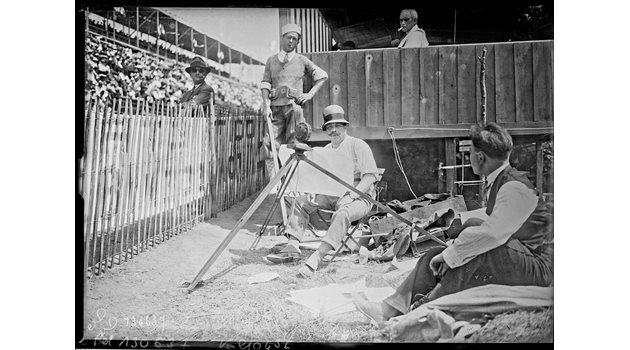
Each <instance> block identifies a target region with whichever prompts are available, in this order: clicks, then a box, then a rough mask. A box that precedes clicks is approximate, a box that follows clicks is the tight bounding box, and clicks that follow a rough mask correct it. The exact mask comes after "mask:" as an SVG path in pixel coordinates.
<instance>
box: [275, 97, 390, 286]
mask: <svg viewBox="0 0 630 350" xmlns="http://www.w3.org/2000/svg"><path fill="white" fill-rule="evenodd" d="M323 115H324V124H323V125H322V130H324V131H325V132H326V133H327V134H328V136H329V137H330V143H329V144H327V145H326V146H325V148H331V149H336V150H338V152H343V153H344V154H346V155H348V157H349V158H350V159H352V161H353V164H354V171H353V173H354V183H353V185H354V187H355V188H356V189H357V190H359V191H361V192H363V193H366V194H367V195H369V196H371V197H372V198H374V196H375V189H374V182H376V179H377V175H378V169H377V167H376V161H375V160H374V155H373V154H372V150H371V149H370V146H368V144H367V143H366V142H365V141H363V140H361V139H358V138H356V137H352V136H350V135H348V134H347V133H346V130H347V128H348V125H349V124H350V122H348V120H347V119H346V116H345V113H344V110H343V108H341V107H340V106H337V105H331V106H328V107H326V108H324V111H323ZM296 207H297V208H298V210H294V211H292V213H291V216H290V217H289V225H288V227H287V228H286V230H285V233H286V234H287V235H288V237H289V243H288V244H287V246H286V247H285V248H284V249H283V250H282V251H280V253H278V254H270V255H268V256H267V260H269V261H271V262H274V263H284V262H291V261H295V260H299V259H300V258H301V251H300V248H299V241H300V240H301V239H302V237H303V235H304V233H305V229H306V226H307V225H308V223H309V217H310V214H312V213H314V212H315V211H316V210H318V209H319V208H321V209H326V210H334V211H335V212H334V214H333V216H332V218H331V221H330V227H329V228H328V230H327V231H326V235H325V236H324V238H323V239H322V242H321V243H320V245H319V248H318V249H317V250H316V251H315V252H314V253H313V254H312V255H311V256H310V257H309V258H308V259H307V260H306V263H305V264H304V266H302V267H301V268H300V270H299V275H300V276H301V277H305V278H307V277H310V276H311V275H312V274H313V272H315V271H316V270H317V269H318V267H319V263H320V261H321V260H322V258H323V257H324V256H326V254H327V253H328V252H330V251H331V250H332V249H337V248H339V246H340V245H341V240H342V239H343V237H344V235H345V234H346V232H348V228H349V227H350V223H351V222H353V221H355V220H358V219H361V218H363V217H364V216H366V215H367V214H368V213H369V212H370V209H371V208H372V203H370V202H369V201H368V200H366V199H364V198H361V197H360V196H359V195H358V194H356V193H355V192H352V191H348V192H346V193H345V194H344V195H343V196H341V197H336V196H328V195H323V194H317V195H314V196H313V195H311V194H305V195H301V196H299V197H297V198H296Z"/></svg>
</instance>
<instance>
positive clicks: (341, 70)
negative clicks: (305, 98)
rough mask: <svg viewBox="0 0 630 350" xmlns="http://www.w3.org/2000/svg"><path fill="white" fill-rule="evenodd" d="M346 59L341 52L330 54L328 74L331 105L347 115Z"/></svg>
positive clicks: (344, 54) (345, 55)
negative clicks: (337, 106)
mask: <svg viewBox="0 0 630 350" xmlns="http://www.w3.org/2000/svg"><path fill="white" fill-rule="evenodd" d="M347 60H348V58H347V53H346V52H343V51H338V52H333V53H332V62H331V67H330V73H329V74H328V76H329V79H330V98H331V100H332V104H336V105H339V106H341V108H343V109H344V111H346V113H348V77H347V71H348V63H347V62H348V61H347Z"/></svg>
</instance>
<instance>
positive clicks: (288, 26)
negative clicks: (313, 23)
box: [280, 23, 302, 37]
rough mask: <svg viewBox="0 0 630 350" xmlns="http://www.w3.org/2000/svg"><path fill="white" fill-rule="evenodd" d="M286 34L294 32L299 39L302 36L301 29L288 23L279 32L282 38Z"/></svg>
mask: <svg viewBox="0 0 630 350" xmlns="http://www.w3.org/2000/svg"><path fill="white" fill-rule="evenodd" d="M288 32H296V33H298V35H299V36H300V37H301V36H302V28H300V26H299V25H297V24H294V23H289V24H285V25H283V26H282V29H281V30H280V33H281V36H284V35H285V34H286V33H288Z"/></svg>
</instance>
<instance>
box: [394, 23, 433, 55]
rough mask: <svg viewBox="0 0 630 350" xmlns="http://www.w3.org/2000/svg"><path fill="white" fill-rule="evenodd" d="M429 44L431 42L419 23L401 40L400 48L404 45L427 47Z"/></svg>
mask: <svg viewBox="0 0 630 350" xmlns="http://www.w3.org/2000/svg"><path fill="white" fill-rule="evenodd" d="M427 46H429V42H428V41H427V36H426V34H425V33H424V30H422V29H420V28H419V27H418V25H417V24H416V25H414V26H413V27H412V28H411V29H410V30H409V32H408V33H407V35H405V37H404V38H402V40H401V41H400V43H399V44H398V48H399V49H400V48H403V47H427Z"/></svg>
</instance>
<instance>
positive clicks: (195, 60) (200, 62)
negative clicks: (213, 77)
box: [186, 56, 210, 74]
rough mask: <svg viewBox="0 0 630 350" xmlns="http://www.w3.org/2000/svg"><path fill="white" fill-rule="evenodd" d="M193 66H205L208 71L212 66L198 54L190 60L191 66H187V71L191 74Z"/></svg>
mask: <svg viewBox="0 0 630 350" xmlns="http://www.w3.org/2000/svg"><path fill="white" fill-rule="evenodd" d="M193 67H198V68H203V69H204V70H205V71H206V72H210V66H208V64H207V63H206V61H204V60H203V58H201V57H199V56H197V57H195V58H193V59H192V61H190V66H189V67H187V68H186V73H188V74H190V69H191V68H193Z"/></svg>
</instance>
